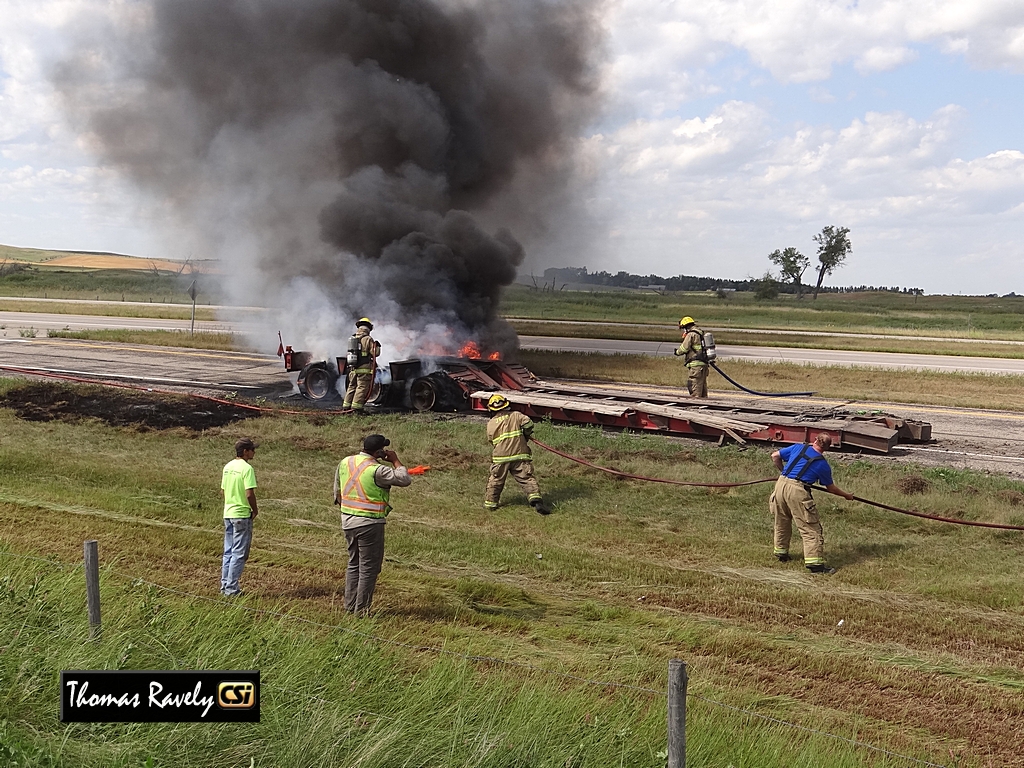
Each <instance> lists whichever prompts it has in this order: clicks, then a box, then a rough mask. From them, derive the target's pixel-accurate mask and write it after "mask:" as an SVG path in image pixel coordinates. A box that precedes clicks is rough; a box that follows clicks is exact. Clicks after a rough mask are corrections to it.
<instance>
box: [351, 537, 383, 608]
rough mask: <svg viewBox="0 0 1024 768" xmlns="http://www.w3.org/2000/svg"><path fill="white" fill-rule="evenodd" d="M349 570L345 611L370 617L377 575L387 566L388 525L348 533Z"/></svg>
mask: <svg viewBox="0 0 1024 768" xmlns="http://www.w3.org/2000/svg"><path fill="white" fill-rule="evenodd" d="M345 541H347V542H348V568H347V569H346V570H345V610H346V611H348V612H349V613H358V614H364V615H365V614H366V613H369V611H370V603H371V602H372V601H373V590H374V588H376V586H377V574H379V573H380V567H381V565H382V564H383V563H384V525H383V523H375V524H373V525H364V526H362V527H360V528H352V529H351V530H347V531H345Z"/></svg>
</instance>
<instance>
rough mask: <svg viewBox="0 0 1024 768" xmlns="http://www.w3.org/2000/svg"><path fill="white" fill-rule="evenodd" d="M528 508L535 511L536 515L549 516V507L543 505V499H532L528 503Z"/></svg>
mask: <svg viewBox="0 0 1024 768" xmlns="http://www.w3.org/2000/svg"><path fill="white" fill-rule="evenodd" d="M530 506H531V507H533V508H534V510H536V512H537V514H538V515H550V514H551V507H549V506H548V505H547V504H545V503H544V499H534V500H533V501H531V502H530Z"/></svg>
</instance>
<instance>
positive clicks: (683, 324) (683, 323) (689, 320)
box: [679, 315, 697, 328]
mask: <svg viewBox="0 0 1024 768" xmlns="http://www.w3.org/2000/svg"><path fill="white" fill-rule="evenodd" d="M696 322H697V321H696V320H694V319H693V318H692V317H690V316H689V315H687V316H686V317H684V318H683V319H682V320H680V321H679V327H680V328H685V327H686V326H688V325H694V324H695V323H696Z"/></svg>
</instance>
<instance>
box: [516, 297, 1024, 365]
mask: <svg viewBox="0 0 1024 768" xmlns="http://www.w3.org/2000/svg"><path fill="white" fill-rule="evenodd" d="M502 314H504V315H505V316H507V317H515V318H523V319H533V320H538V321H543V320H591V321H614V322H625V323H635V324H638V325H643V324H656V325H664V324H669V325H674V324H675V323H678V322H679V318H680V317H682V316H684V315H690V316H692V317H694V318H695V319H696V320H697V322H698V323H699V324H701V325H703V326H715V327H733V328H772V329H777V330H783V331H785V330H803V331H843V332H852V333H886V334H905V335H926V336H948V337H949V338H950V339H951V340H954V341H955V339H957V338H959V337H961V336H963V337H968V338H987V339H989V338H990V339H1000V340H1016V341H1021V340H1024V296H1007V297H1002V298H999V297H984V296H911V295H908V294H896V293H887V292H876V293H828V294H825V293H823V294H820V295H819V296H818V298H817V300H812V299H810V298H808V297H805V298H803V299H800V300H797V299H796V297H795V296H788V295H782V296H780V297H779V298H778V299H775V300H772V301H764V302H759V301H756V300H755V299H754V297H753V294H750V293H735V294H730V295H729V297H728V298H726V299H719V298H717V297H716V296H715V295H714V294H708V293H693V294H689V293H688V294H665V295H660V294H655V293H651V294H636V293H633V294H620V293H616V294H604V293H576V292H551V291H547V292H544V291H534V290H531V289H528V288H525V287H521V286H513V287H512V288H511V289H509V290H508V291H506V293H505V294H504V298H503V301H502ZM947 354H951V353H950V352H947Z"/></svg>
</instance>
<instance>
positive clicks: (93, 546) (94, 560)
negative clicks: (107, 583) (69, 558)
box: [85, 539, 101, 640]
mask: <svg viewBox="0 0 1024 768" xmlns="http://www.w3.org/2000/svg"><path fill="white" fill-rule="evenodd" d="M85 600H86V604H87V605H88V608H89V639H90V640H99V639H100V633H101V626H100V555H99V550H98V544H97V541H96V540H95V539H90V540H89V541H87V542H85Z"/></svg>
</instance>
